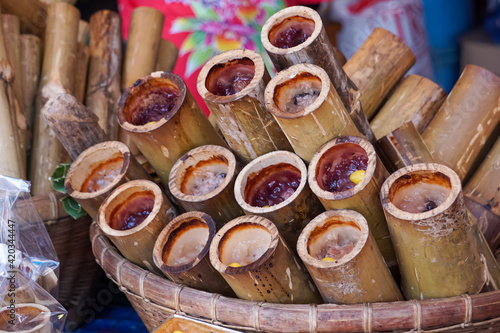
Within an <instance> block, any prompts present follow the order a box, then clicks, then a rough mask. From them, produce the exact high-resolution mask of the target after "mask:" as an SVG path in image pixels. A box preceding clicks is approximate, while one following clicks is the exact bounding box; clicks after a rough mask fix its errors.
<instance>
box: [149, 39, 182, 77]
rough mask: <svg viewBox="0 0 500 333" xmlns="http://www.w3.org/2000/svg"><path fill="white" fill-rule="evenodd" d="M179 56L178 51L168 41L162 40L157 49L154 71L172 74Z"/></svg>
mask: <svg viewBox="0 0 500 333" xmlns="http://www.w3.org/2000/svg"><path fill="white" fill-rule="evenodd" d="M178 56H179V49H178V48H177V46H175V44H174V43H172V42H171V41H169V40H168V39H165V38H162V39H161V41H160V46H159V48H158V60H157V61H156V67H155V68H156V71H162V72H172V71H173V70H174V67H175V63H176V62H177V57H178Z"/></svg>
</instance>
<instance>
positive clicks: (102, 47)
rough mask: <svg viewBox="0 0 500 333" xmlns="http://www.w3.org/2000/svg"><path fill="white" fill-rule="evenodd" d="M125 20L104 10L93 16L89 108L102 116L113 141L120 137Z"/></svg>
mask: <svg viewBox="0 0 500 333" xmlns="http://www.w3.org/2000/svg"><path fill="white" fill-rule="evenodd" d="M121 59H122V40H121V18H120V15H119V14H118V13H115V12H112V11H109V10H102V11H98V12H96V13H95V14H94V15H92V16H91V17H90V64H89V77H88V82H87V95H86V98H85V105H86V106H87V107H88V108H89V109H90V110H92V112H94V113H95V114H96V115H97V116H98V117H99V125H100V126H101V128H102V129H104V131H105V132H106V134H107V136H108V138H109V139H111V140H114V139H116V138H118V128H119V126H118V122H117V121H116V111H115V110H116V108H117V104H118V100H119V99H120V96H121V88H120V78H121V76H120V70H121Z"/></svg>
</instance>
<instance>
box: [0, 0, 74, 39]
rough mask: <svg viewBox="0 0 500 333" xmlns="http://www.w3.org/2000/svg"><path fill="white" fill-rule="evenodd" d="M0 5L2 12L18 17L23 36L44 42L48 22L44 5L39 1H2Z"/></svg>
mask: <svg viewBox="0 0 500 333" xmlns="http://www.w3.org/2000/svg"><path fill="white" fill-rule="evenodd" d="M0 4H1V5H2V12H5V13H9V14H14V15H16V16H17V17H19V19H20V23H21V31H22V33H23V34H24V33H26V34H34V35H37V36H38V37H40V39H41V40H42V41H44V40H45V29H46V26H47V24H48V22H49V21H48V20H49V17H48V10H47V8H48V7H47V5H46V4H44V3H43V2H41V1H39V0H2V1H0ZM77 21H78V20H77Z"/></svg>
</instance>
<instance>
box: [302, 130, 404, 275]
mask: <svg viewBox="0 0 500 333" xmlns="http://www.w3.org/2000/svg"><path fill="white" fill-rule="evenodd" d="M351 167H354V168H356V169H357V170H364V171H365V173H364V176H363V178H362V179H361V181H360V182H358V183H357V184H356V183H354V182H352V180H351V179H350V174H351V171H352V169H350V168H351ZM386 176H387V171H386V170H385V168H384V166H383V165H382V162H381V161H380V159H379V158H378V156H377V154H376V153H375V149H374V148H373V146H372V145H371V144H370V142H368V140H366V139H364V138H360V137H353V136H349V137H340V138H336V139H334V140H332V141H330V142H328V143H326V144H325V145H323V146H322V147H321V148H320V149H319V150H318V152H317V153H316V154H315V155H314V157H313V158H312V160H311V163H310V164H309V169H308V181H309V186H310V187H311V190H312V192H313V193H314V194H315V195H316V196H317V197H318V198H319V200H320V201H321V203H322V204H323V206H324V207H325V209H352V210H355V211H357V212H358V213H360V214H361V215H363V216H364V217H365V218H366V220H367V221H368V223H369V226H370V230H371V232H372V234H373V237H374V239H375V241H376V243H377V246H378V247H379V249H380V252H381V253H382V255H383V256H384V259H385V261H386V262H387V264H388V265H389V267H391V268H392V267H394V266H395V265H396V256H395V254H394V249H393V246H392V242H391V238H390V234H389V229H388V227H387V222H386V220H385V217H384V211H383V209H382V206H381V204H380V200H379V193H380V188H381V187H382V184H383V182H384V180H385V178H386Z"/></svg>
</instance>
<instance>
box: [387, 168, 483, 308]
mask: <svg viewBox="0 0 500 333" xmlns="http://www.w3.org/2000/svg"><path fill="white" fill-rule="evenodd" d="M416 191H419V192H416ZM380 198H381V201H382V204H383V206H384V211H385V214H386V217H387V222H388V225H389V229H390V231H391V237H392V241H393V242H394V249H395V250H396V254H397V257H398V262H399V270H400V272H401V279H402V290H403V294H404V295H405V297H406V298H408V299H424V298H440V297H450V296H457V295H462V294H465V293H467V294H475V293H478V292H479V291H480V290H481V289H482V288H483V286H484V284H485V282H486V276H487V275H486V274H485V269H486V268H485V264H484V263H483V262H482V258H481V256H480V253H479V250H478V246H477V244H476V241H475V240H474V236H473V233H472V228H471V224H470V223H469V219H468V215H467V212H466V210H465V206H464V204H463V196H462V191H461V183H460V178H459V177H458V175H457V174H456V173H455V172H454V171H453V170H451V169H450V168H448V167H446V166H444V165H441V164H434V163H423V164H415V165H411V166H408V167H405V168H403V169H400V170H398V171H396V172H395V173H393V174H392V175H391V176H390V177H389V178H388V179H387V180H386V181H385V183H384V185H383V186H382V190H381V193H380ZM433 207H435V208H433Z"/></svg>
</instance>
